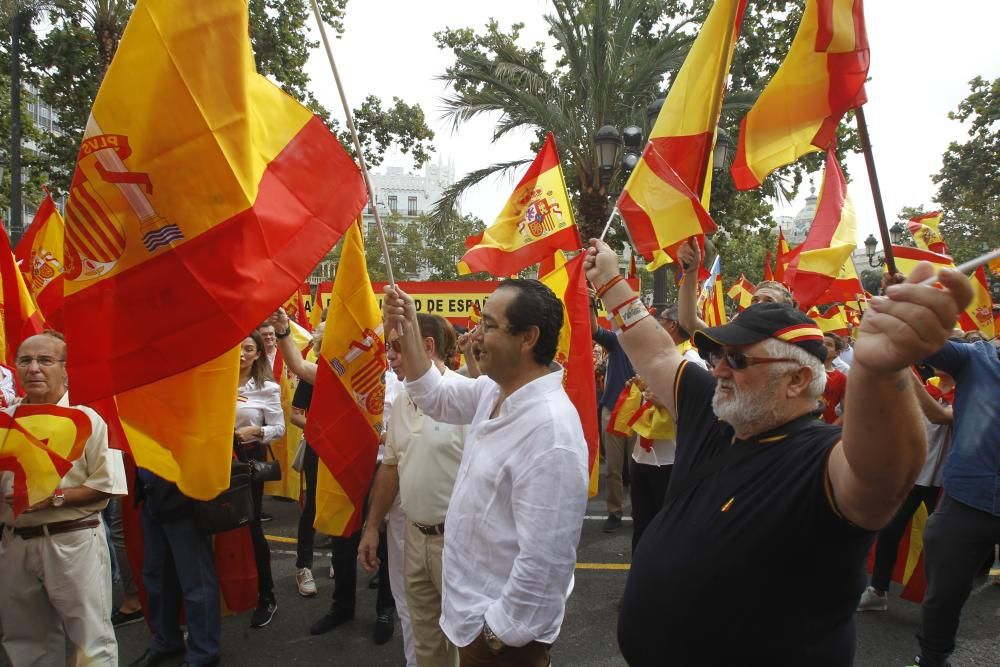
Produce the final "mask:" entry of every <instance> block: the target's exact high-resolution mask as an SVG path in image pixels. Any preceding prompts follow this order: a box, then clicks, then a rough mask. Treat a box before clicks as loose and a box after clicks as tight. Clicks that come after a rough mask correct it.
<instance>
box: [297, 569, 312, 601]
mask: <svg viewBox="0 0 1000 667" xmlns="http://www.w3.org/2000/svg"><path fill="white" fill-rule="evenodd" d="M295 583H296V584H298V586H299V595H301V596H302V597H304V598H311V597H315V596H316V582H315V581H313V573H312V570H310V569H309V568H308V567H303V568H300V569H299V571H298V572H296V573H295Z"/></svg>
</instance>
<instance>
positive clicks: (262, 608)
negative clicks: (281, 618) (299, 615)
mask: <svg viewBox="0 0 1000 667" xmlns="http://www.w3.org/2000/svg"><path fill="white" fill-rule="evenodd" d="M276 611H278V603H277V601H276V600H273V599H272V600H266V601H261V602H259V603H257V608H256V609H254V610H253V615H252V616H251V617H250V627H251V628H263V627H264V626H266V625H267V624H268V623H270V622H271V619H272V618H274V612H276Z"/></svg>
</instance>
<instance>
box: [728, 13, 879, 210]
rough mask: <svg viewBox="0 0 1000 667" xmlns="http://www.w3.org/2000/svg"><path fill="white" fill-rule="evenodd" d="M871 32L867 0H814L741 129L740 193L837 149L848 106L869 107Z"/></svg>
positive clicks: (736, 174) (736, 168)
mask: <svg viewBox="0 0 1000 667" xmlns="http://www.w3.org/2000/svg"><path fill="white" fill-rule="evenodd" d="M868 60H869V54H868V35H867V33H866V32H865V19H864V7H863V2H862V0H806V6H805V11H804V12H803V14H802V22H801V23H800V24H799V29H798V32H796V33H795V39H793V40H792V45H791V47H790V48H789V50H788V55H787V56H786V57H785V61H784V62H783V63H782V64H781V67H779V68H778V71H777V72H775V73H774V76H773V77H771V80H770V82H768V84H767V87H766V88H764V92H762V93H761V95H760V97H758V98H757V102H756V103H755V104H754V105H753V108H751V109H750V112H749V113H747V115H746V116H745V117H744V118H743V121H742V123H741V124H740V138H739V144H738V146H737V149H736V159H735V160H734V161H733V166H732V174H733V182H734V183H735V184H736V187H737V189H739V190H749V189H750V188H756V187H758V186H759V185H760V184H761V183H762V182H763V180H764V178H766V177H767V175H768V174H770V173H771V172H772V171H774V170H775V169H777V168H778V167H782V166H784V165H786V164H791V163H792V162H795V160H797V159H799V158H800V157H802V156H803V155H805V154H806V153H811V152H813V151H821V150H826V149H828V148H830V146H831V145H832V140H833V139H834V138H835V137H836V130H837V125H838V124H840V120H841V118H843V117H844V114H845V113H847V110H848V109H855V108H857V107H859V106H861V105H862V104H864V103H865V101H866V99H867V98H866V97H865V86H864V84H865V79H866V78H867V77H868Z"/></svg>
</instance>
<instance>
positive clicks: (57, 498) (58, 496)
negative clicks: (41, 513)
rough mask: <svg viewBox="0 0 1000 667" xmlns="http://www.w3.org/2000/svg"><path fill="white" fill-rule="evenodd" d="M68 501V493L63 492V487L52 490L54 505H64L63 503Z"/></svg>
mask: <svg viewBox="0 0 1000 667" xmlns="http://www.w3.org/2000/svg"><path fill="white" fill-rule="evenodd" d="M65 502H66V494H65V493H63V490H62V489H56V490H55V491H53V492H52V506H53V507H62V506H63V503H65Z"/></svg>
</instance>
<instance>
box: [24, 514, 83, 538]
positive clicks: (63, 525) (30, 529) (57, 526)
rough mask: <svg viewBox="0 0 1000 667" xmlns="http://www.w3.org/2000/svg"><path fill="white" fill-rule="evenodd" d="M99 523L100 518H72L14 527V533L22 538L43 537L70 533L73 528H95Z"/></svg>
mask: <svg viewBox="0 0 1000 667" xmlns="http://www.w3.org/2000/svg"><path fill="white" fill-rule="evenodd" d="M100 525H101V520H100V519H74V520H73V521H54V522H52V523H43V524H42V525H41V526H25V527H24V528H14V534H15V535H17V536H18V537H20V538H21V539H22V540H30V539H32V538H34V537H44V536H45V535H46V533H48V534H49V535H58V534H60V533H72V532H73V531H75V530H86V529H87V528H97V527H98V526H100Z"/></svg>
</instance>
